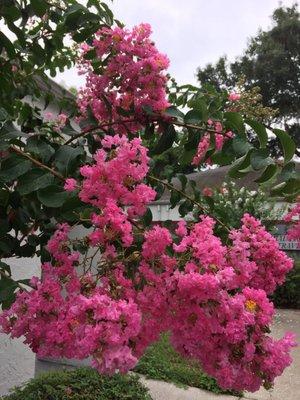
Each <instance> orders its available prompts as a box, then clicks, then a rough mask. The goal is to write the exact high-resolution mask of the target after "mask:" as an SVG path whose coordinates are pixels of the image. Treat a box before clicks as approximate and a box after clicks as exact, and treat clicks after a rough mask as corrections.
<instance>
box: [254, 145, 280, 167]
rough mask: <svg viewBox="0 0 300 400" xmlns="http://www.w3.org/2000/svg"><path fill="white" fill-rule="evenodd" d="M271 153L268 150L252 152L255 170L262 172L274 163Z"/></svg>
mask: <svg viewBox="0 0 300 400" xmlns="http://www.w3.org/2000/svg"><path fill="white" fill-rule="evenodd" d="M269 154H270V151H269V150H268V149H254V150H253V151H252V152H251V156H250V162H251V166H252V167H253V169H254V170H260V169H262V168H264V167H266V166H268V165H270V164H273V163H274V161H273V159H272V158H271V157H269Z"/></svg>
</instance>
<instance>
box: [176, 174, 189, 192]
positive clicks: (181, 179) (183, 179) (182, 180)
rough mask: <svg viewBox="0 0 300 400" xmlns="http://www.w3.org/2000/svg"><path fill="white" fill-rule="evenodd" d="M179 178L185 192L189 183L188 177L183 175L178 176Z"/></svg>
mask: <svg viewBox="0 0 300 400" xmlns="http://www.w3.org/2000/svg"><path fill="white" fill-rule="evenodd" d="M177 178H178V179H179V180H180V182H181V190H182V191H183V192H184V191H185V188H186V184H187V182H188V179H187V177H186V175H183V174H180V175H178V176H177Z"/></svg>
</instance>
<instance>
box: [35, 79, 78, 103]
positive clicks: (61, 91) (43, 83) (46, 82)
mask: <svg viewBox="0 0 300 400" xmlns="http://www.w3.org/2000/svg"><path fill="white" fill-rule="evenodd" d="M34 79H35V81H36V83H37V85H38V87H39V88H40V89H41V90H42V91H45V92H50V93H51V94H52V95H53V96H55V98H57V99H58V100H62V99H64V98H66V99H69V100H74V99H75V96H74V94H73V93H71V92H70V91H69V90H68V89H65V88H64V87H63V86H61V85H59V84H58V83H56V82H55V81H54V80H53V79H51V78H49V77H48V76H46V75H45V76H44V77H41V76H40V75H35V77H34Z"/></svg>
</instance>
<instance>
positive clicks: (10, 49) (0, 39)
mask: <svg viewBox="0 0 300 400" xmlns="http://www.w3.org/2000/svg"><path fill="white" fill-rule="evenodd" d="M3 47H4V48H5V50H6V51H7V54H8V56H9V57H10V58H11V59H14V58H15V56H16V52H15V48H14V45H13V44H12V42H11V41H10V40H9V39H8V38H7V37H6V36H5V35H4V33H3V32H1V31H0V54H1V53H2V49H3Z"/></svg>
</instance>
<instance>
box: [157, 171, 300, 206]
mask: <svg viewBox="0 0 300 400" xmlns="http://www.w3.org/2000/svg"><path fill="white" fill-rule="evenodd" d="M229 169H230V166H229V165H226V166H224V167H218V168H211V169H207V170H205V171H198V172H193V173H191V174H188V175H187V178H188V180H193V181H195V183H196V187H197V188H198V189H199V190H200V191H201V190H203V189H204V188H205V187H210V188H219V187H220V186H221V185H222V184H223V183H224V181H226V179H229V180H230V177H228V175H227V173H228V171H229ZM296 171H297V172H298V173H300V163H296ZM260 175H261V171H260V172H256V171H253V172H249V173H248V174H247V175H245V176H244V177H242V178H239V179H235V180H234V181H235V183H236V185H237V187H238V188H242V187H245V188H247V189H248V190H257V189H258V186H259V185H258V184H257V183H256V182H255V179H257V178H258V177H259V176H260ZM171 184H172V185H173V186H174V187H175V188H177V189H181V187H182V184H181V182H180V180H179V179H178V178H174V179H172V182H171ZM186 192H187V194H191V193H192V189H191V188H190V187H189V186H187V188H186ZM169 200H170V191H169V190H167V189H166V190H165V191H164V193H163V195H162V196H161V198H160V199H159V200H157V201H156V202H155V203H156V204H168V203H169Z"/></svg>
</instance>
